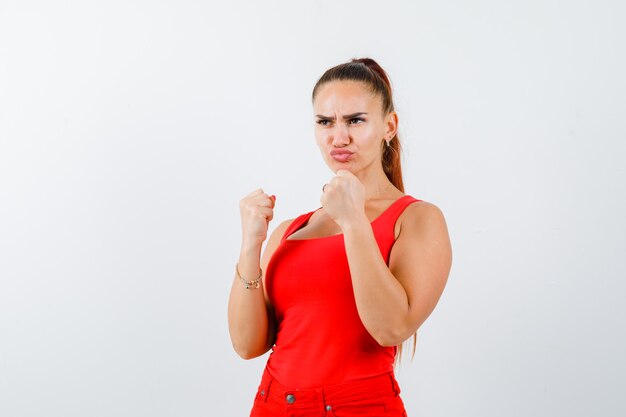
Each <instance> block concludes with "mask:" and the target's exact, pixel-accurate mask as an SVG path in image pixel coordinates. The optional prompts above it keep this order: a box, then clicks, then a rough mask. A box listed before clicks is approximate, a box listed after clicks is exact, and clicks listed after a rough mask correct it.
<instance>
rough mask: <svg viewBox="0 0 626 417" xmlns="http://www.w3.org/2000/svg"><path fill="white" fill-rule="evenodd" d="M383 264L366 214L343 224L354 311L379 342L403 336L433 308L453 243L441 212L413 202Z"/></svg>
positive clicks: (395, 340) (386, 343)
mask: <svg viewBox="0 0 626 417" xmlns="http://www.w3.org/2000/svg"><path fill="white" fill-rule="evenodd" d="M401 219H402V222H401V229H400V234H399V235H398V238H397V240H396V242H395V243H394V246H393V247H392V250H391V255H390V259H389V266H387V265H386V264H385V261H384V259H383V258H382V255H381V253H380V249H379V247H378V245H377V243H376V239H375V237H374V234H373V232H372V228H371V226H370V224H369V222H368V221H367V218H356V219H355V220H354V221H353V222H351V223H348V224H346V225H345V226H344V230H343V232H344V241H345V247H346V254H347V257H348V263H349V265H350V273H351V275H352V284H353V289H354V296H355V300H356V304H357V309H358V312H359V317H360V318H361V321H362V322H363V325H364V326H365V328H366V329H367V330H368V332H369V333H370V334H371V335H372V337H374V339H376V341H378V343H379V344H381V345H383V346H396V345H399V344H401V343H402V342H404V341H405V340H406V339H408V338H409V337H410V336H411V335H412V334H413V333H415V332H416V331H417V329H418V328H419V326H420V325H421V324H422V323H423V322H424V321H425V320H426V319H427V318H428V316H429V315H430V314H431V312H432V311H433V309H434V308H435V306H436V304H437V302H438V300H439V298H440V296H441V294H442V292H443V289H444V287H445V284H446V282H447V279H448V274H449V272H450V267H451V263H452V249H451V245H450V239H449V236H448V230H447V226H446V222H445V219H444V216H443V213H442V212H441V210H439V208H438V207H437V206H435V205H434V204H431V203H428V202H425V201H422V202H418V203H413V204H411V205H410V206H408V207H407V208H406V209H405V212H404V213H403V214H402V216H401Z"/></svg>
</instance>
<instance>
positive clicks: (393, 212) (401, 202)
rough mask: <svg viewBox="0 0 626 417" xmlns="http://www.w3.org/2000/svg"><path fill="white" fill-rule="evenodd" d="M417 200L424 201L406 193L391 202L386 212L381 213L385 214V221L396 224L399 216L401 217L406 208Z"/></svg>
mask: <svg viewBox="0 0 626 417" xmlns="http://www.w3.org/2000/svg"><path fill="white" fill-rule="evenodd" d="M416 201H422V200H418V199H417V198H415V197H413V196H410V195H408V194H405V195H403V196H402V197H400V198H399V199H397V200H396V201H394V202H393V203H392V204H391V206H389V208H387V210H385V212H384V213H383V214H382V215H381V217H383V216H384V220H385V221H387V222H391V223H393V224H395V222H396V220H398V217H400V215H401V214H402V212H403V211H404V209H406V208H407V207H408V206H409V204H411V203H415V202H416ZM381 220H383V219H381Z"/></svg>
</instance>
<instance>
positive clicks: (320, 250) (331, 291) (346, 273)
mask: <svg viewBox="0 0 626 417" xmlns="http://www.w3.org/2000/svg"><path fill="white" fill-rule="evenodd" d="M415 201H421V200H417V199H415V198H413V197H411V196H409V195H404V196H402V197H400V198H399V199H398V200H396V201H395V202H393V203H392V204H391V205H390V206H389V207H388V208H387V209H386V210H385V211H384V212H383V213H382V214H380V215H379V216H378V217H377V218H376V219H374V221H373V222H372V223H371V226H372V230H373V232H374V236H375V238H376V241H377V243H378V246H379V248H380V252H381V254H382V256H383V259H384V260H385V263H387V264H389V253H390V252H391V247H392V245H393V243H394V240H395V239H394V237H395V236H394V227H395V223H396V220H397V218H398V216H400V214H401V213H402V212H403V211H404V209H405V208H406V207H407V206H408V205H409V204H411V203H413V202H415ZM317 210H319V208H318V209H317ZM317 210H315V211H317ZM315 211H311V212H309V213H306V214H302V215H300V216H298V217H296V218H295V219H294V221H293V222H292V223H291V224H290V225H289V227H288V228H287V230H286V231H285V234H284V235H283V237H282V240H281V242H280V244H279V245H278V247H277V248H276V250H275V252H274V254H273V255H272V257H271V259H270V261H269V263H268V265H267V270H266V273H265V285H266V288H267V292H268V297H269V299H270V301H271V303H272V305H273V306H274V310H275V313H276V319H277V332H276V342H275V345H274V346H273V347H272V352H271V354H270V356H269V358H268V361H267V369H268V371H269V372H270V374H271V375H272V376H273V377H274V378H276V380H277V381H278V382H279V383H280V384H283V385H286V386H290V387H294V388H315V387H319V386H323V385H332V384H338V383H341V382H347V381H351V380H354V379H359V378H365V377H370V376H375V375H379V374H382V373H385V372H389V371H391V370H393V362H394V357H395V354H396V349H397V348H396V347H383V346H381V345H379V344H378V343H377V342H376V340H374V338H373V337H372V336H371V335H370V334H369V333H368V331H367V330H366V329H365V327H364V326H363V323H362V322H361V319H360V318H359V315H358V312H357V308H356V302H355V300H354V293H353V290H352V280H351V277H350V268H349V266H348V258H347V256H346V252H345V246H344V241H343V235H342V234H339V235H333V236H326V237H320V238H312V239H299V240H292V239H287V238H288V237H289V236H290V235H291V234H292V233H294V232H295V231H296V230H298V229H300V228H301V227H303V226H304V225H305V224H306V223H307V222H308V220H309V218H310V217H311V215H312V214H313V213H314V212H315Z"/></svg>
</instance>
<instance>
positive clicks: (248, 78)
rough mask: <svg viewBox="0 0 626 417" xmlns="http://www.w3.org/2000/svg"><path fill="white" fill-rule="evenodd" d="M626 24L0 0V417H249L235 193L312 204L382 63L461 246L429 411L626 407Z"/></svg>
mask: <svg viewBox="0 0 626 417" xmlns="http://www.w3.org/2000/svg"><path fill="white" fill-rule="evenodd" d="M222 3H224V4H222ZM225 3H227V4H225ZM625 12H626V7H625V6H624V3H623V2H620V1H601V0H596V1H570V2H562V1H553V0H529V1H519V2H511V1H496V0H485V1H455V2H452V1H443V2H442V1H408V0H407V1H403V2H399V1H386V2H380V1H376V2H375V1H363V0H359V1H329V0H317V1H302V2H295V1H265V2H255V1H247V2H243V1H229V2H220V3H213V2H210V1H181V0H177V1H129V0H125V1H99V2H96V1H69V0H66V1H40V2H36V1H24V0H21V1H4V0H0V415H2V416H3V417H18V416H19V417H21V416H47V417H51V416H63V417H74V416H75V417H79V416H80V417H84V416H90V417H92V416H93V417H100V416H129V417H135V416H150V417H162V416H177V417H178V416H185V417H187V416H189V417H192V416H247V415H248V412H249V409H250V406H251V404H252V398H253V395H254V391H255V388H256V386H257V384H258V381H259V378H260V376H261V370H262V368H263V366H264V364H265V360H266V358H267V357H266V356H264V357H261V358H258V359H255V360H251V361H244V360H242V359H240V358H239V357H238V356H237V355H236V354H235V353H234V352H233V351H232V348H231V346H230V340H229V337H228V330H227V320H226V303H227V297H228V291H229V288H230V285H231V282H232V277H233V270H234V264H235V261H236V259H237V255H238V249H239V237H240V226H239V213H238V201H239V199H240V198H241V197H242V196H243V195H245V194H247V193H248V192H250V191H252V190H253V189H255V188H258V187H262V188H263V189H264V190H266V191H267V192H270V193H274V194H276V195H277V207H276V213H275V220H274V222H273V226H275V225H276V224H278V222H280V221H282V220H285V219H287V218H291V217H295V216H296V215H298V214H300V213H304V212H306V211H310V210H312V209H315V208H317V207H318V205H319V196H320V190H321V186H322V184H323V183H325V182H326V181H327V180H328V179H329V178H330V176H331V172H330V171H329V170H328V168H327V167H326V166H325V165H324V163H323V161H322V158H321V156H320V155H319V151H318V149H317V147H316V146H315V143H314V138H313V113H312V108H311V102H310V94H311V90H312V88H313V85H314V84H315V81H316V80H317V78H318V77H319V76H321V74H322V73H323V72H324V70H326V69H327V68H329V67H331V66H334V65H336V64H339V63H342V62H345V61H348V60H349V59H350V58H353V57H364V56H369V57H372V58H374V59H376V60H377V61H378V62H379V63H380V64H381V65H382V66H383V68H385V69H386V70H387V71H388V73H389V75H390V77H391V81H392V83H393V86H394V89H395V100H396V108H397V111H398V113H399V117H400V138H401V140H403V143H404V149H405V154H404V166H403V168H404V173H405V184H406V189H407V193H409V194H411V195H413V196H415V197H416V198H419V199H423V200H427V201H430V202H432V203H434V204H436V205H437V206H439V207H440V208H441V210H442V211H443V212H444V214H445V216H446V219H447V222H448V227H449V231H450V236H451V240H452V244H453V266H452V271H451V273H450V278H449V281H448V285H447V287H446V289H445V291H444V294H443V296H442V298H441V300H440V302H439V304H438V306H437V308H436V309H435V311H434V312H433V314H432V315H431V316H430V317H429V319H428V320H427V321H426V323H425V324H424V325H423V326H422V327H421V328H420V331H419V338H418V345H417V352H416V356H415V359H414V360H413V362H410V361H409V360H405V361H404V362H403V364H402V366H401V367H400V368H399V369H398V370H397V376H398V380H399V382H400V385H401V387H402V389H403V394H402V395H403V398H404V401H405V403H406V407H407V410H408V412H409V416H410V417H416V416H420V417H460V416H469V417H474V416H480V417H491V416H493V417H500V416H507V417H514V416H524V417H528V416H533V417H541V416H567V417H574V416H581V417H583V416H585V417H587V416H592V415H593V416H623V415H626V405H625V403H624V402H623V400H622V399H621V398H620V396H621V395H622V394H623V393H624V389H625V387H626V377H625V373H626V364H625V356H624V352H625V348H626V325H625V323H624V321H625V320H624V317H626V307H625V303H624V292H625V290H626V285H625V284H624V279H625V278H626V267H625V265H624V254H625V253H626V243H625V235H626V224H625V223H626V222H625V216H624V213H625V212H626V198H625V195H624V190H625V189H626V187H625V185H626V184H625V178H626V171H625V168H624V159H625V157H626V145H625V141H626V117H625V115H626V105H625V97H626V83H625V77H624V74H626V59H625V56H624V55H625V54H624V51H625V50H626V47H625V45H624V43H625V42H624V40H625V39H626V30H625V29H624V26H623V22H624V20H625V17H626V16H625V15H626V13H625ZM273 226H272V227H273Z"/></svg>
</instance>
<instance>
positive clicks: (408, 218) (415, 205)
mask: <svg viewBox="0 0 626 417" xmlns="http://www.w3.org/2000/svg"><path fill="white" fill-rule="evenodd" d="M411 197H412V196H411ZM413 198H414V199H415V201H412V202H411V203H410V204H408V205H407V207H406V209H405V210H404V211H403V212H402V214H401V215H400V216H399V218H398V220H399V223H401V230H403V229H404V230H407V229H408V230H411V231H413V232H415V233H419V232H420V231H423V230H424V228H439V229H441V228H442V226H443V228H444V229H446V227H445V226H446V220H445V216H444V214H443V210H442V209H441V208H440V207H439V206H437V205H436V204H434V203H432V202H430V201H426V200H420V199H417V198H415V197H413Z"/></svg>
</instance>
